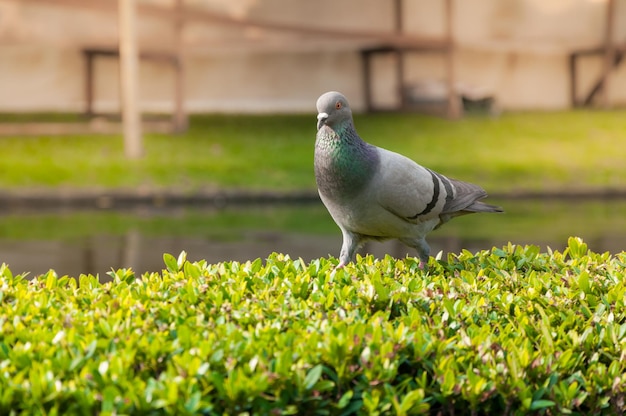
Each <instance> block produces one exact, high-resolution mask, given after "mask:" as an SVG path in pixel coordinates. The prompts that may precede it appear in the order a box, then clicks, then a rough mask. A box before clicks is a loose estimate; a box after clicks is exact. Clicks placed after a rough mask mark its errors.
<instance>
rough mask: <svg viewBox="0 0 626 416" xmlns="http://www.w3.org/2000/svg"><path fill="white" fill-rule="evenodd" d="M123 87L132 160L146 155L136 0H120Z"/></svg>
mask: <svg viewBox="0 0 626 416" xmlns="http://www.w3.org/2000/svg"><path fill="white" fill-rule="evenodd" d="M118 9H119V49H120V87H121V91H120V93H121V98H122V124H123V130H124V153H125V154H126V157H128V158H129V159H138V158H140V157H141V156H142V155H143V143H142V138H141V114H140V112H139V108H138V98H139V97H138V95H139V93H138V81H139V74H138V66H139V65H138V60H139V57H138V55H139V54H138V52H137V4H136V0H118Z"/></svg>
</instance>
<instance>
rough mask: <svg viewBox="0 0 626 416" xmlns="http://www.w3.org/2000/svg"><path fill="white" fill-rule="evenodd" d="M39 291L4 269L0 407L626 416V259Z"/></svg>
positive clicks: (236, 275) (311, 269) (188, 266)
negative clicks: (625, 302)
mask: <svg viewBox="0 0 626 416" xmlns="http://www.w3.org/2000/svg"><path fill="white" fill-rule="evenodd" d="M164 261H165V265H166V268H165V269H164V270H163V271H162V272H161V273H152V274H145V275H143V276H135V275H134V274H133V272H132V271H131V270H118V271H114V272H111V273H110V275H111V278H112V279H113V280H112V281H111V282H108V283H100V282H99V281H98V278H97V277H94V276H84V275H82V276H80V277H79V278H78V279H73V278H70V277H67V276H63V277H58V276H57V275H56V274H55V272H54V271H50V272H48V273H47V274H45V275H42V276H37V277H35V278H33V279H32V280H28V279H27V278H26V277H25V276H21V275H20V276H13V275H12V274H11V272H10V270H9V268H8V267H7V266H6V265H3V266H2V267H1V268H0V279H1V280H0V413H2V414H9V413H11V412H13V413H14V414H19V413H22V412H23V413H29V414H30V413H32V414H64V415H65V414H97V413H99V414H102V415H104V414H259V415H264V414H272V415H273V414H276V415H279V414H299V415H316V414H320V415H324V414H333V415H341V414H398V415H408V414H419V413H425V414H443V415H452V414H455V415H464V414H505V415H506V414H548V415H556V414H581V415H583V414H584V415H592V414H622V413H624V412H625V411H626V404H625V397H626V394H625V392H626V310H625V308H624V300H625V290H626V289H625V283H626V277H625V275H626V254H624V253H621V254H617V255H610V254H608V253H605V254H598V253H593V252H589V251H588V250H587V246H586V245H585V244H584V243H583V242H582V241H581V240H579V239H576V238H572V239H570V240H569V246H568V248H567V249H565V250H564V252H562V253H561V252H552V251H548V252H547V253H541V252H540V250H539V248H538V247H535V246H526V247H522V246H514V245H509V246H507V247H504V248H502V249H499V248H494V249H492V250H491V251H483V252H480V253H477V254H472V253H470V252H467V251H463V252H462V253H460V254H459V255H455V256H450V257H449V258H448V261H447V262H443V261H435V260H431V262H430V265H429V266H430V270H429V271H428V272H424V271H422V270H420V269H419V268H418V262H417V261H416V260H414V259H412V258H407V259H403V260H396V259H393V258H391V257H386V258H384V259H381V260H375V259H373V258H372V257H369V256H368V257H365V258H361V259H359V261H358V263H357V264H356V265H349V266H347V267H345V268H344V269H340V270H338V271H337V272H335V273H332V270H333V267H334V266H335V264H336V260H334V259H333V260H326V259H320V260H315V261H312V262H311V263H309V264H306V263H305V262H303V261H302V260H291V259H289V258H288V257H287V256H284V255H281V254H275V255H272V256H270V257H269V258H268V259H266V260H265V261H263V260H261V259H257V260H255V261H251V262H246V263H237V262H225V263H218V264H207V263H206V262H204V261H200V262H193V263H192V262H188V261H186V259H185V253H181V255H180V256H179V257H178V259H176V258H174V257H172V256H171V255H169V254H166V255H164Z"/></svg>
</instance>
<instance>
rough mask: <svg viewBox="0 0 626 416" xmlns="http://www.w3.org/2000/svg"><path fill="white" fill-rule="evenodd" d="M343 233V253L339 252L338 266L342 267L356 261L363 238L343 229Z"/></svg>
mask: <svg viewBox="0 0 626 416" xmlns="http://www.w3.org/2000/svg"><path fill="white" fill-rule="evenodd" d="M341 233H342V234H343V244H342V245H341V253H340V254H339V265H338V266H337V268H338V269H339V268H341V267H343V266H345V265H346V264H348V263H350V262H351V261H354V259H355V257H356V251H357V250H358V249H359V246H360V245H361V238H360V237H359V236H358V235H357V234H354V233H351V232H350V231H347V230H344V229H342V230H341Z"/></svg>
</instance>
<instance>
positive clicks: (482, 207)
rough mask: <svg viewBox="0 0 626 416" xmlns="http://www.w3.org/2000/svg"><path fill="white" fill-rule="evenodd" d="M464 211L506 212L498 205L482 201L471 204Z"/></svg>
mask: <svg viewBox="0 0 626 416" xmlns="http://www.w3.org/2000/svg"><path fill="white" fill-rule="evenodd" d="M463 211H468V212H504V210H503V209H502V208H501V207H499V206H496V205H491V204H485V203H484V202H481V201H476V202H474V203H473V204H471V205H470V206H468V207H466V208H464V209H463Z"/></svg>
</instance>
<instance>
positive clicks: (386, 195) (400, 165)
mask: <svg viewBox="0 0 626 416" xmlns="http://www.w3.org/2000/svg"><path fill="white" fill-rule="evenodd" d="M378 150H379V155H380V165H379V171H378V172H377V174H376V176H375V180H373V181H372V182H371V184H370V186H371V187H373V188H374V189H372V192H375V193H376V200H377V202H378V204H379V205H380V206H381V207H383V208H384V209H386V210H387V211H389V212H391V213H393V214H394V215H396V216H398V217H400V218H402V219H404V220H405V221H408V222H418V221H420V220H423V219H428V218H434V217H436V216H438V215H439V214H441V212H442V210H443V209H444V207H445V206H446V204H449V203H450V202H451V201H452V199H453V198H454V186H453V185H452V182H450V181H449V180H448V179H447V178H445V177H444V176H442V175H439V174H437V173H435V172H433V171H431V170H429V169H426V168H424V167H423V166H420V165H418V164H417V163H415V162H414V161H413V160H411V159H409V158H407V157H405V156H402V155H400V154H398V153H394V152H391V151H388V150H385V149H380V148H379V149H378Z"/></svg>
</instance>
